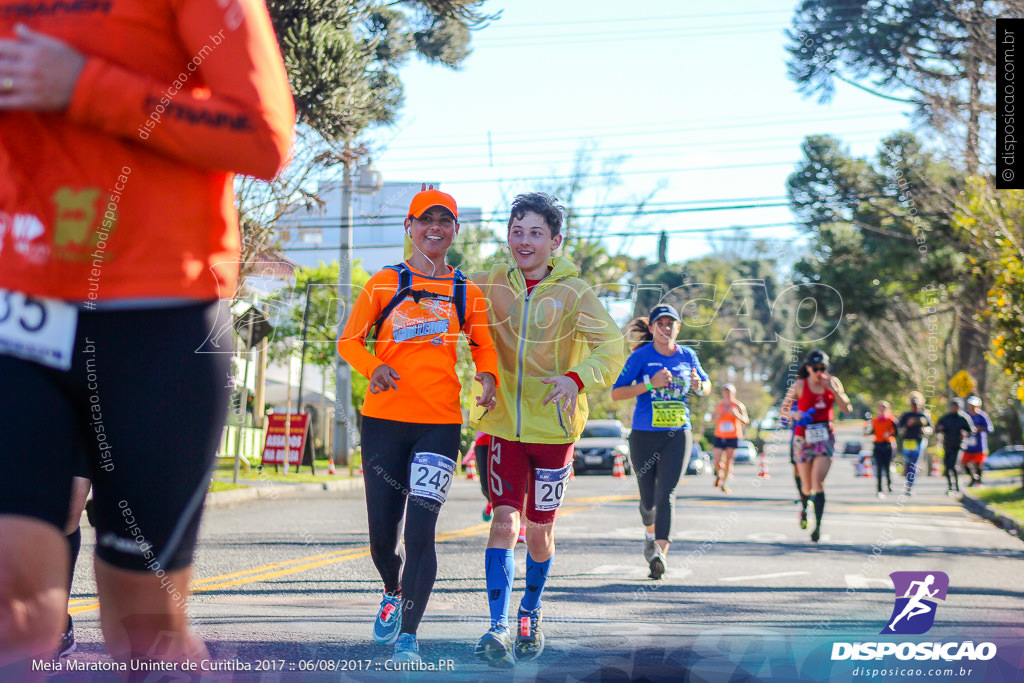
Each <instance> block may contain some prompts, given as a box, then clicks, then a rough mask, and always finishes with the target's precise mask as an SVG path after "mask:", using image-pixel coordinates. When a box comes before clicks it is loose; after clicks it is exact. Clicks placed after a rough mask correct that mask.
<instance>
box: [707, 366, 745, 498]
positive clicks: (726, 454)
mask: <svg viewBox="0 0 1024 683" xmlns="http://www.w3.org/2000/svg"><path fill="white" fill-rule="evenodd" d="M711 422H713V423H714V425H715V443H714V449H713V457H714V465H715V486H716V487H718V486H721V487H722V493H729V492H730V491H729V487H728V482H729V477H730V476H732V465H733V458H735V456H736V447H737V446H738V445H739V441H740V439H742V438H743V426H744V425H749V424H750V418H749V417H747V407H746V406H745V405H743V403H742V402H741V401H738V400H736V386H735V385H734V384H723V385H722V400H721V401H719V402H718V405H717V406H716V407H715V412H714V414H713V415H712V417H711Z"/></svg>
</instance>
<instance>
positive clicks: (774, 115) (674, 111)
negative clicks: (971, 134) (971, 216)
mask: <svg viewBox="0 0 1024 683" xmlns="http://www.w3.org/2000/svg"><path fill="white" fill-rule="evenodd" d="M794 6H795V3H793V2H781V1H776V0H760V1H757V2H755V1H753V0H723V1H722V2H718V3H695V2H686V3H682V2H671V1H668V0H652V1H649V2H644V3H636V4H635V5H631V6H630V5H626V4H624V3H619V2H615V3H613V2H603V1H593V0H591V1H585V0H557V1H551V0H547V1H546V2H541V1H540V0H514V1H513V0H491V1H489V2H487V3H486V4H485V9H486V10H488V11H491V12H494V11H497V10H501V11H502V16H501V18H500V19H499V20H498V21H496V22H494V23H493V24H492V25H490V26H488V27H486V28H484V29H482V30H480V31H478V32H476V33H475V35H474V51H473V54H472V55H471V56H470V57H469V58H468V60H467V61H466V63H465V64H464V66H463V68H462V69H460V70H459V71H450V70H447V69H444V68H440V67H436V66H427V65H425V64H423V63H421V62H414V63H410V64H409V65H408V66H407V67H406V68H405V69H404V70H403V72H402V78H403V82H404V84H405V89H406V90H405V92H406V99H405V106H404V109H403V112H402V115H401V117H400V119H399V121H398V122H397V123H396V124H395V125H394V126H391V127H389V128H386V129H382V130H379V131H376V132H375V133H374V134H373V136H372V137H373V139H374V140H375V141H376V143H377V144H378V145H380V146H381V148H382V151H381V152H378V153H377V154H376V155H375V157H374V164H375V165H376V166H377V168H378V169H379V170H380V171H381V172H382V175H383V177H384V179H385V180H394V181H418V180H421V179H426V178H439V179H441V180H442V181H443V188H444V189H445V190H446V191H448V192H450V193H452V194H453V195H454V196H455V197H456V199H457V200H458V201H459V203H460V204H461V205H465V206H479V207H481V208H483V209H484V212H485V214H486V215H490V214H492V213H493V214H494V215H496V216H497V217H499V218H501V217H503V216H502V213H503V212H504V211H505V210H506V208H507V206H508V203H509V201H510V200H511V198H512V196H513V195H514V194H516V193H518V192H525V191H531V190H535V189H541V188H543V187H544V186H545V185H549V184H550V183H549V182H547V181H546V179H549V178H552V177H555V176H558V177H564V176H566V175H567V174H568V173H569V172H570V170H571V169H572V165H573V159H574V157H575V155H576V152H577V150H578V149H580V147H581V146H584V145H590V146H592V147H593V148H594V150H595V153H594V158H595V159H596V160H597V162H598V163H599V162H600V161H601V160H602V159H605V158H610V157H615V156H620V155H621V156H624V157H625V160H624V161H623V162H622V164H621V166H619V171H620V176H619V179H620V181H621V183H620V185H619V186H618V187H616V188H613V189H612V190H611V191H610V192H608V191H607V190H605V191H604V193H605V194H604V198H603V199H602V198H599V197H598V196H597V194H598V193H597V192H596V191H595V192H594V193H591V195H589V196H587V197H585V198H584V199H583V200H581V202H580V203H581V204H582V205H584V206H581V207H580V208H581V213H587V212H588V211H591V212H592V209H593V207H595V206H598V205H600V204H605V205H607V204H609V203H612V204H625V203H628V202H629V201H630V200H631V198H634V197H639V196H646V195H649V194H651V193H652V192H654V195H653V198H652V200H651V201H652V208H654V209H659V210H661V211H663V213H659V214H655V215H652V216H648V217H646V218H645V219H644V220H643V221H642V222H641V223H639V224H638V227H639V228H640V229H642V230H644V231H650V232H655V233H656V232H657V231H658V230H661V229H665V230H668V231H669V232H670V241H669V258H670V260H673V261H678V260H685V259H687V258H690V257H693V256H697V255H700V254H702V253H705V252H707V251H708V250H709V248H710V246H709V243H708V235H710V234H713V235H715V236H717V237H721V236H723V234H724V233H722V232H716V233H711V232H703V229H706V228H710V229H715V230H722V229H727V228H729V227H730V226H733V225H747V226H763V225H769V226H776V224H787V223H789V222H791V221H792V216H791V214H790V213H789V211H788V209H787V208H786V207H785V206H784V203H785V199H784V197H785V180H786V177H787V175H789V173H791V172H792V170H793V167H794V164H795V163H796V162H797V161H798V160H799V159H800V149H799V146H800V143H801V141H802V140H803V139H804V137H805V136H807V135H810V134H823V133H828V134H833V135H836V136H838V137H840V138H841V139H842V140H843V141H844V142H845V143H846V144H847V145H848V146H849V148H850V149H851V150H852V152H853V153H854V154H856V155H859V156H868V155H871V154H873V153H874V150H875V149H876V147H877V144H878V141H879V140H880V139H881V138H882V137H884V136H885V135H886V134H888V133H891V132H893V131H895V130H900V129H903V128H906V127H907V126H908V119H907V117H906V116H905V112H906V106H905V105H900V104H897V103H894V102H890V101H886V100H883V99H880V98H877V97H874V96H871V95H869V94H867V93H864V92H862V91H860V90H857V89H855V88H853V87H850V86H846V85H844V84H839V87H838V88H837V94H836V97H835V98H834V100H833V101H832V102H831V103H830V104H828V105H821V104H818V102H817V101H816V100H815V99H808V98H804V97H802V96H801V95H800V94H799V93H797V91H796V87H795V85H794V84H793V83H792V82H791V81H789V80H788V79H787V77H786V52H785V45H786V43H787V40H786V38H785V36H784V33H783V31H784V30H785V29H786V28H787V27H788V25H789V23H790V19H791V15H792V10H793V7H794ZM655 190H656V191H655ZM751 199H754V200H755V201H747V200H751ZM732 204H762V205H764V204H767V205H769V206H761V207H758V208H750V209H743V210H713V211H706V210H699V209H702V208H708V207H710V206H713V205H718V206H723V205H726V206H727V205H732ZM770 205H775V206H770ZM680 209H688V211H686V212H679V210H680ZM694 209H698V210H694ZM624 220H625V219H617V221H615V222H613V225H612V226H611V228H610V229H609V232H611V233H617V232H623V231H624V224H623V222H622V221H624ZM687 230H688V231H691V232H678V231H687ZM673 231H677V232H673ZM750 234H751V235H754V236H757V237H762V238H767V239H772V240H776V244H777V246H778V249H779V250H785V251H786V252H787V253H792V252H793V249H794V248H799V246H800V245H801V243H802V239H801V238H800V237H799V235H798V232H797V231H796V230H795V229H793V228H792V227H790V226H786V225H779V226H777V227H767V228H755V229H752V230H751V231H750ZM606 239H607V243H608V246H609V247H610V248H611V249H612V250H613V251H618V250H620V249H624V250H628V251H629V253H631V254H633V255H638V256H639V255H646V256H648V257H650V258H653V257H654V255H655V253H656V242H657V240H656V237H632V238H630V237H623V236H618V235H615V236H610V237H607V238H606Z"/></svg>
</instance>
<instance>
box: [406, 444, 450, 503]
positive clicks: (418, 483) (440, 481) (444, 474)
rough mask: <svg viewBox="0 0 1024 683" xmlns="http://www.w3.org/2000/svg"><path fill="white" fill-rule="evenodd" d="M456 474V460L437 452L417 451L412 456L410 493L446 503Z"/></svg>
mask: <svg viewBox="0 0 1024 683" xmlns="http://www.w3.org/2000/svg"><path fill="white" fill-rule="evenodd" d="M454 475H455V461H454V460H452V459H451V458H446V457H444V456H443V455H439V454H437V453H417V454H415V455H414V456H413V457H412V472H411V473H410V477H409V494H410V495H413V496H420V497H421V498H429V499H430V500H435V501H437V502H438V503H442V504H443V503H444V501H445V500H446V499H447V498H448V489H450V488H451V486H452V478H453V477H454Z"/></svg>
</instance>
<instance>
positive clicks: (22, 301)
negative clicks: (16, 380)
mask: <svg viewBox="0 0 1024 683" xmlns="http://www.w3.org/2000/svg"><path fill="white" fill-rule="evenodd" d="M77 325H78V309H77V308H75V307H74V306H72V305H70V304H67V303H65V302H63V301H58V300H56V299H38V298H34V297H30V296H26V295H25V294H22V293H21V292H12V291H8V290H6V289H0V354H7V355H10V356H17V357H18V358H24V359H26V360H30V361H35V362H36V363H41V364H43V365H46V366H49V367H51V368H57V369H58V370H68V369H70V368H71V353H72V349H73V348H74V345H75V330H76V328H77Z"/></svg>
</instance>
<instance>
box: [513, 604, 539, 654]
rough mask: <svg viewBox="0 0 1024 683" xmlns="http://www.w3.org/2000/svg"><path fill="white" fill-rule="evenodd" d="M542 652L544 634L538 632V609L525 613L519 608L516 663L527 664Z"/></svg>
mask: <svg viewBox="0 0 1024 683" xmlns="http://www.w3.org/2000/svg"><path fill="white" fill-rule="evenodd" d="M543 651H544V632H543V631H541V630H540V607H538V608H537V609H535V610H533V611H532V612H527V611H526V610H524V609H523V608H522V607H520V608H519V630H518V631H517V632H516V661H518V662H528V661H530V660H531V659H537V657H540V653H541V652H543Z"/></svg>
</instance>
